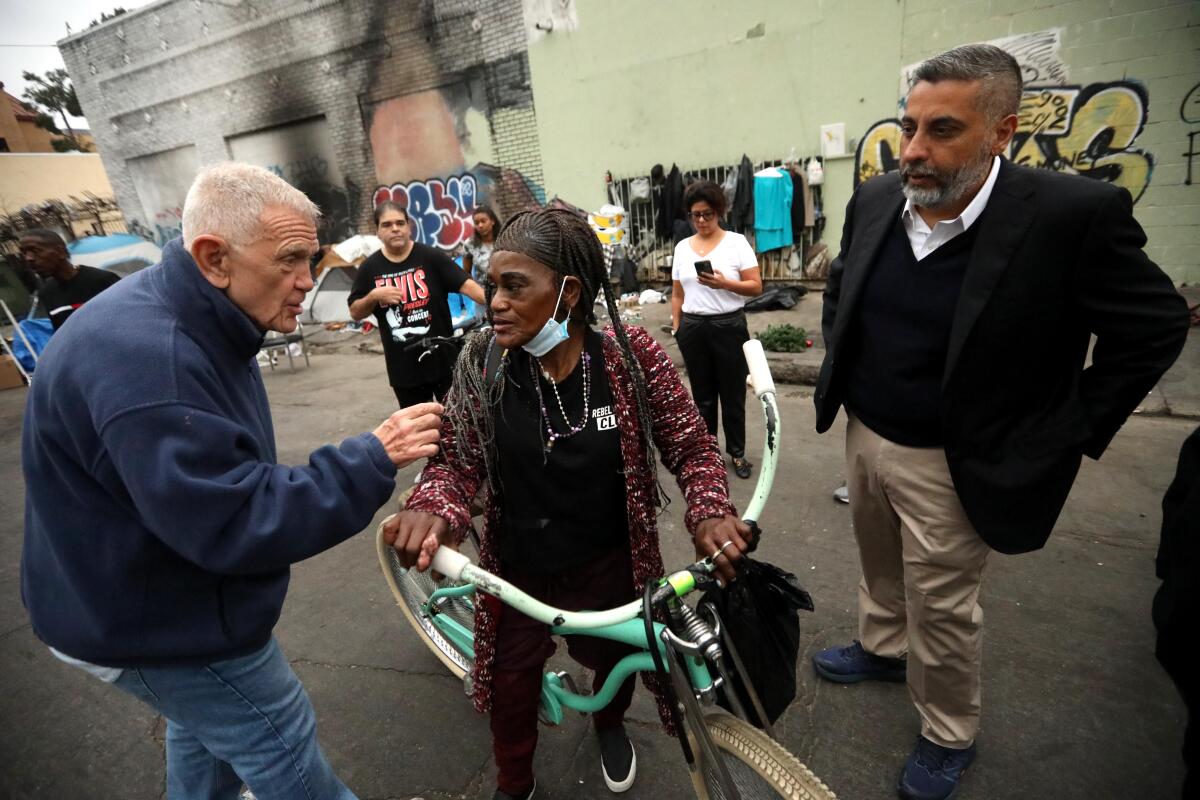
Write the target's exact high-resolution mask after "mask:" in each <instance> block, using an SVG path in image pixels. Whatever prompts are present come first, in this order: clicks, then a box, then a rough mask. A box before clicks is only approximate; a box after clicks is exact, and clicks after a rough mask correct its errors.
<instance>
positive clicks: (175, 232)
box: [129, 208, 183, 247]
mask: <svg viewBox="0 0 1200 800" xmlns="http://www.w3.org/2000/svg"><path fill="white" fill-rule="evenodd" d="M129 228H130V231H131V232H133V233H136V234H137V235H138V236H141V237H142V238H143V239H149V240H150V241H152V242H154V243H155V244H156V245H158V246H159V247H164V246H165V245H166V244H167V242H169V241H171V240H172V239H178V238H179V237H180V236H183V209H182V208H167V209H163V210H162V211H159V212H157V213H156V214H155V215H154V224H153V226H152V227H147V226H146V225H143V224H142V223H141V222H139V221H138V220H136V219H135V220H133V222H132V223H131V224H130V226H129Z"/></svg>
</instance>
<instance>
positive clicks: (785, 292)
mask: <svg viewBox="0 0 1200 800" xmlns="http://www.w3.org/2000/svg"><path fill="white" fill-rule="evenodd" d="M806 294H808V288H807V287H804V286H780V287H778V288H774V289H767V290H766V291H765V292H763V293H762V294H760V295H759V296H758V297H755V298H754V299H753V300H748V301H746V305H745V306H743V309H744V310H745V311H746V313H750V312H752V311H787V310H788V309H789V308H794V307H795V306H796V304H797V303H799V302H800V298H801V297H804V295H806Z"/></svg>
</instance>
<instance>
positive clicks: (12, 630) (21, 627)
mask: <svg viewBox="0 0 1200 800" xmlns="http://www.w3.org/2000/svg"><path fill="white" fill-rule="evenodd" d="M31 627H33V625H32V623H29V622H26V623H24V624H23V625H18V626H17V627H15V628H10V629H9V630H6V631H4V632H3V633H0V639H3V638H5V637H7V636H10V635H12V634H14V633H16V632H17V631H23V630H25V629H26V628H31Z"/></svg>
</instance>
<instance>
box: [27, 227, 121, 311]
mask: <svg viewBox="0 0 1200 800" xmlns="http://www.w3.org/2000/svg"><path fill="white" fill-rule="evenodd" d="M20 247H21V258H22V260H24V262H25V263H26V264H28V265H29V266H30V267H32V268H33V271H34V272H36V273H37V274H38V277H39V278H41V279H42V285H41V287H40V288H39V289H38V301H39V302H40V303H41V305H42V308H43V309H44V310H45V312H46V316H48V317H49V318H50V322H51V324H53V325H54V330H56V331H57V330H58V329H59V328H61V327H62V326H63V323H64V322H66V321H67V317H69V316H71V314H73V313H74V312H75V309H77V308H79V307H80V306H81V305H83V304H84V303H86V302H87V301H88V300H91V299H92V298H93V297H95V296H96V295H98V294H100V293H101V292H103V291H104V290H105V289H107V288H108V287H110V286H112V285H113V284H114V283H116V282H117V281H119V280H120V277H119V276H117V275H114V274H113V273H111V272H107V271H105V270H102V269H96V268H95V267H89V266H86V265H80V266H78V267H77V266H75V265H74V264H72V263H71V259H70V258H69V257H68V256H67V243H66V242H64V241H63V238H62V237H61V236H59V235H58V234H57V233H55V232H54V231H52V230H49V229H47V228H33V229H32V230H28V231H25V232H24V233H22V234H21V240H20Z"/></svg>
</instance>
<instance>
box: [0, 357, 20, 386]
mask: <svg viewBox="0 0 1200 800" xmlns="http://www.w3.org/2000/svg"><path fill="white" fill-rule="evenodd" d="M24 385H25V379H24V378H22V377H21V371H20V370H19V369H17V364H16V362H14V361H13V360H12V356H10V355H9V354H8V353H3V354H0V389H19V388H21V387H22V386H24Z"/></svg>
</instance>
